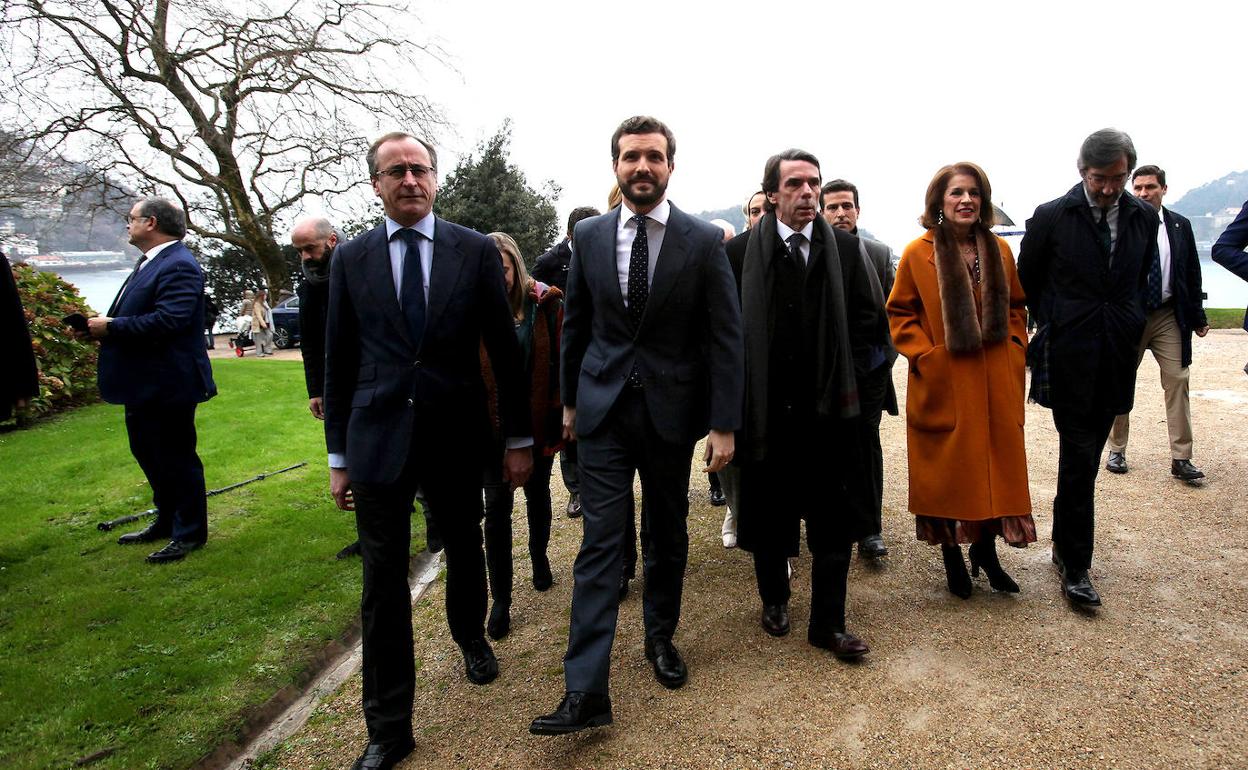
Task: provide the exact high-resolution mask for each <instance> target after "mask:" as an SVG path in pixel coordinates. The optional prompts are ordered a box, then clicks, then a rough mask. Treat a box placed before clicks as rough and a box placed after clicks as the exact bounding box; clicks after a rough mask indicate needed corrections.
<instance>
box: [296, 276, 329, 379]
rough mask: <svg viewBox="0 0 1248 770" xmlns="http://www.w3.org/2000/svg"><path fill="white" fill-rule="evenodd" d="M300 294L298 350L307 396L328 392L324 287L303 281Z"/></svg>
mask: <svg viewBox="0 0 1248 770" xmlns="http://www.w3.org/2000/svg"><path fill="white" fill-rule="evenodd" d="M300 289H302V291H300V296H299V350H300V352H301V353H302V356H303V379H304V383H305V384H306V385H307V388H308V398H319V397H321V396H322V395H324V393H325V304H326V296H325V291H324V290H323V289H322V290H321V291H317V290H316V288H315V287H313V286H310V285H309V284H308V283H306V282H305V283H304V284H303V285H302V286H301V287H300Z"/></svg>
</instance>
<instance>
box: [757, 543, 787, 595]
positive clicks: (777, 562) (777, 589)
mask: <svg viewBox="0 0 1248 770" xmlns="http://www.w3.org/2000/svg"><path fill="white" fill-rule="evenodd" d="M754 577H755V579H756V580H757V581H758V598H760V599H762V601H763V604H764V605H773V604H788V603H789V596H790V593H791V592H790V589H789V559H788V557H787V556H786V555H785V554H784V551H781V550H774V549H766V550H764V549H759V550H756V551H755V552H754Z"/></svg>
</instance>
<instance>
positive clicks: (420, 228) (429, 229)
mask: <svg viewBox="0 0 1248 770" xmlns="http://www.w3.org/2000/svg"><path fill="white" fill-rule="evenodd" d="M433 223H434V216H433V212H432V211H430V212H429V213H428V214H426V215H425V218H424V219H422V220H420V221H419V222H417V223H416V224H414V225H412V226H411V228H409V229H411V230H415V231H416V232H418V233H420V234H421V235H423V236H425V237H423V238H417V239H416V250H417V251H418V252H419V253H420V271H421V272H422V273H423V274H424V278H425V307H428V306H429V276H430V275H432V271H433ZM402 229H403V225H401V224H399V223H398V222H395V221H394V220H393V219H391V218H390V217H386V238H387V239H388V240H389V242H390V274H391V275H392V276H394V293H395V295H396V296H398V298H399V304H400V305H401V304H403V257H404V255H405V254H406V253H407V241H405V240H403V239H402V238H395V237H394V234H395V233H396V232H398V231H399V230H402Z"/></svg>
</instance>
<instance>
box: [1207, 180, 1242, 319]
mask: <svg viewBox="0 0 1248 770" xmlns="http://www.w3.org/2000/svg"><path fill="white" fill-rule="evenodd" d="M1245 246H1248V203H1245V204H1244V207H1243V208H1242V209H1240V210H1239V215H1238V216H1237V217H1235V221H1234V222H1231V223H1230V224H1229V225H1227V228H1226V230H1224V231H1223V232H1222V235H1221V236H1219V238H1218V242H1217V243H1215V244H1213V261H1214V262H1217V263H1218V264H1219V265H1221V266H1222V267H1225V268H1226V269H1227V270H1230V271H1231V272H1232V273H1234V274H1235V275H1238V276H1239V277H1240V278H1243V279H1244V280H1245V281H1248V253H1245V252H1244V247H1245ZM1244 331H1248V311H1245V312H1244Z"/></svg>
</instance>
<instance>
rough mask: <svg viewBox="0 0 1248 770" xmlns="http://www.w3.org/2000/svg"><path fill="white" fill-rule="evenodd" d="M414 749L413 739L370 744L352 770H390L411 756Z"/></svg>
mask: <svg viewBox="0 0 1248 770" xmlns="http://www.w3.org/2000/svg"><path fill="white" fill-rule="evenodd" d="M414 748H416V742H415V741H413V740H412V739H411V738H406V739H404V740H401V741H394V742H391V743H370V744H368V748H366V749H364V753H363V754H361V755H360V756H359V758H358V759H356V760H355V764H353V765H351V770H389V769H390V768H392V767H394V766H395V765H397V764H399V762H401V761H402V760H403V758H404V757H406V756H407V755H408V754H411V753H412V749H414Z"/></svg>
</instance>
